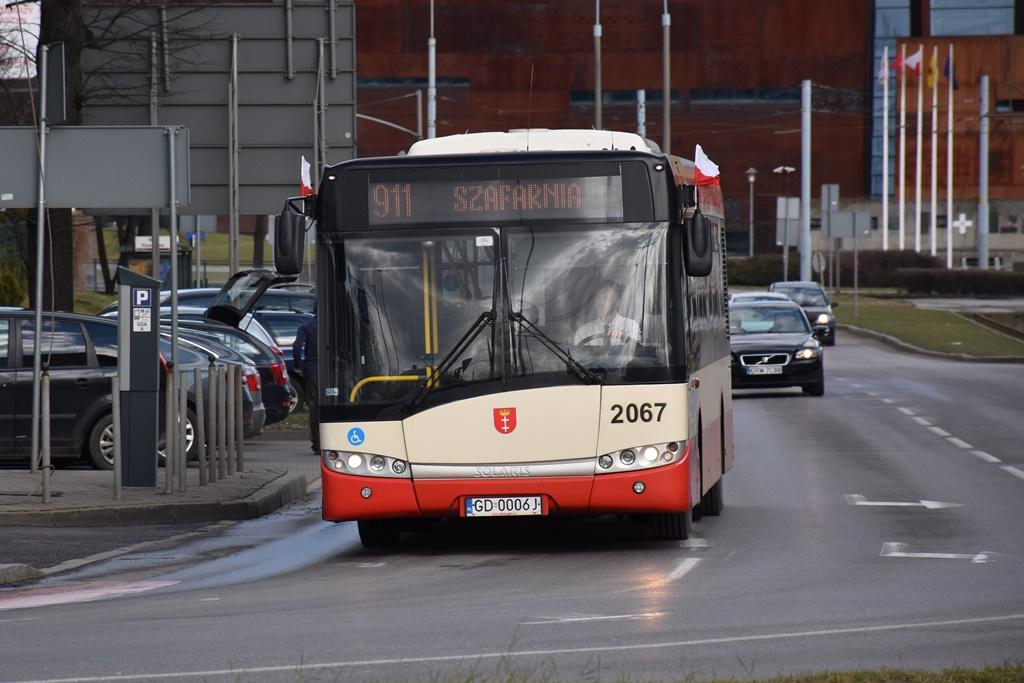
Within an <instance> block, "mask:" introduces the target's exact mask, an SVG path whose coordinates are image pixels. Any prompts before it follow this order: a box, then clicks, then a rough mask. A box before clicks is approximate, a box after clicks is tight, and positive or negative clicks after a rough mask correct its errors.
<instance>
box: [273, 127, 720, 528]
mask: <svg viewBox="0 0 1024 683" xmlns="http://www.w3.org/2000/svg"><path fill="white" fill-rule="evenodd" d="M527 149H528V150H529V151H524V150H527ZM300 209H301V212H300V211H299V210H300ZM301 214H305V216H309V217H312V218H313V219H315V221H316V228H317V230H316V235H317V237H316V270H317V275H316V281H317V301H318V342H319V346H318V355H319V386H320V398H319V401H320V408H319V415H320V444H321V448H322V463H321V468H322V482H323V517H324V519H327V520H331V521H338V522H341V521H348V520H358V522H359V533H360V538H361V539H362V542H363V544H364V545H366V546H368V547H369V546H381V545H388V544H393V543H395V542H397V541H398V539H399V536H400V533H401V532H402V530H403V525H404V524H407V523H408V521H409V520H410V519H413V518H440V517H484V516H497V515H562V514H592V515H596V514H603V513H617V514H622V513H626V514H630V515H642V516H644V517H646V518H647V519H648V520H649V521H650V525H651V528H652V530H653V533H654V536H655V537H656V538H661V539H681V538H686V536H687V534H688V532H689V525H690V521H691V519H692V516H693V514H694V513H696V514H708V515H715V514H718V513H719V512H720V511H721V508H722V475H723V474H724V473H725V472H726V471H727V470H728V469H729V468H730V466H731V464H732V456H733V453H732V418H731V416H732V403H731V387H730V366H729V358H730V356H729V343H728V336H727V329H728V328H727V321H726V301H727V293H726V291H725V272H724V263H723V261H724V251H723V243H724V242H723V235H722V231H723V213H722V198H721V191H720V188H718V187H717V186H711V187H703V186H701V187H695V186H694V166H693V164H692V163H691V162H689V161H685V160H682V159H679V158H676V157H671V156H666V155H664V154H661V153H660V152H659V151H658V150H657V149H656V147H654V145H653V143H650V142H649V141H645V140H644V139H642V138H640V137H639V136H637V135H634V134H629V133H612V132H608V131H561V130H559V131H555V130H552V131H546V130H544V131H539V130H532V131H529V132H528V133H527V132H526V131H513V132H509V133H479V134H467V135H457V136H452V137H445V138H437V139H433V140H425V141H422V142H418V143H416V144H415V145H413V147H412V148H411V149H410V151H409V154H408V155H405V156H397V157H388V158H371V159H357V160H353V161H348V162H345V163H342V164H338V165H336V166H331V167H328V168H327V169H326V170H325V172H324V174H323V177H322V178H321V179H320V183H319V187H318V189H317V193H316V196H315V197H306V198H303V199H298V198H296V199H292V200H289V202H288V203H287V204H286V211H285V213H284V214H282V218H281V220H280V222H279V228H278V237H277V247H278V251H279V252H280V253H281V254H283V255H280V256H279V257H278V270H279V271H282V272H288V271H289V269H290V270H291V271H294V270H295V269H296V268H297V267H298V262H299V259H298V258H296V256H295V255H296V250H295V245H296V244H301V239H299V238H297V237H296V235H297V234H298V231H299V230H300V229H301V225H302V223H303V221H304V220H305V216H303V215H301ZM289 231H291V232H289ZM289 249H291V251H290V252H289Z"/></svg>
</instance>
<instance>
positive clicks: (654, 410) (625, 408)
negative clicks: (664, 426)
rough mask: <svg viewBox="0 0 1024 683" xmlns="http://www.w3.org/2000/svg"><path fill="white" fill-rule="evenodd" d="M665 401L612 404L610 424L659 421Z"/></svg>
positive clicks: (663, 410)
mask: <svg viewBox="0 0 1024 683" xmlns="http://www.w3.org/2000/svg"><path fill="white" fill-rule="evenodd" d="M666 405H668V404H666V403H639V404H637V403H626V404H625V405H623V404H620V403H613V404H612V424H622V423H623V422H661V415H662V413H664V412H665V406H666Z"/></svg>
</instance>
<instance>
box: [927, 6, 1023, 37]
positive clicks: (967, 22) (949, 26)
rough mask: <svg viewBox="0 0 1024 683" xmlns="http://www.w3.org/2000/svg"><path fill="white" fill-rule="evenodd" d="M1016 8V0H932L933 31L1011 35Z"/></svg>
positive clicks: (944, 33)
mask: <svg viewBox="0 0 1024 683" xmlns="http://www.w3.org/2000/svg"><path fill="white" fill-rule="evenodd" d="M1013 10H1014V7H1013V0H931V34H932V35H933V36H1002V35H1011V34H1012V33H1013V20H1014V11H1013Z"/></svg>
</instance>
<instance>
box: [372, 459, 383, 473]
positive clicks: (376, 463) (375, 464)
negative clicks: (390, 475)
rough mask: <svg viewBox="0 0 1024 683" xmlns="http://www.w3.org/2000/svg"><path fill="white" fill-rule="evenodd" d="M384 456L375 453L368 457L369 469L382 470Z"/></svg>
mask: <svg viewBox="0 0 1024 683" xmlns="http://www.w3.org/2000/svg"><path fill="white" fill-rule="evenodd" d="M384 465H385V463H384V457H383V456H380V455H375V456H373V457H372V458H370V470H372V471H374V472H382V471H383V470H384Z"/></svg>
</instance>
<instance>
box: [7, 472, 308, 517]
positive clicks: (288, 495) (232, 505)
mask: <svg viewBox="0 0 1024 683" xmlns="http://www.w3.org/2000/svg"><path fill="white" fill-rule="evenodd" d="M306 488H307V483H306V475H304V474H298V473H292V472H285V473H283V474H281V476H279V477H277V478H276V479H272V480H271V481H269V482H267V483H266V484H264V485H263V486H262V487H260V489H258V490H257V491H255V492H253V493H251V494H249V495H248V496H246V497H245V498H237V499H234V500H225V501H201V502H190V503H186V502H180V503H165V504H164V503H162V504H159V505H129V506H124V505H122V506H118V507H94V508H77V509H70V510H46V511H32V512H2V513H0V527H2V526H15V525H17V526H103V525H108V524H174V523H180V522H217V521H221V520H238V519H252V518H254V517H261V516H263V515H266V514H269V513H271V512H273V511H274V510H276V509H278V508H280V507H282V506H284V505H287V504H288V503H291V502H292V501H294V500H297V499H299V498H301V497H302V496H304V495H306Z"/></svg>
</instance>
